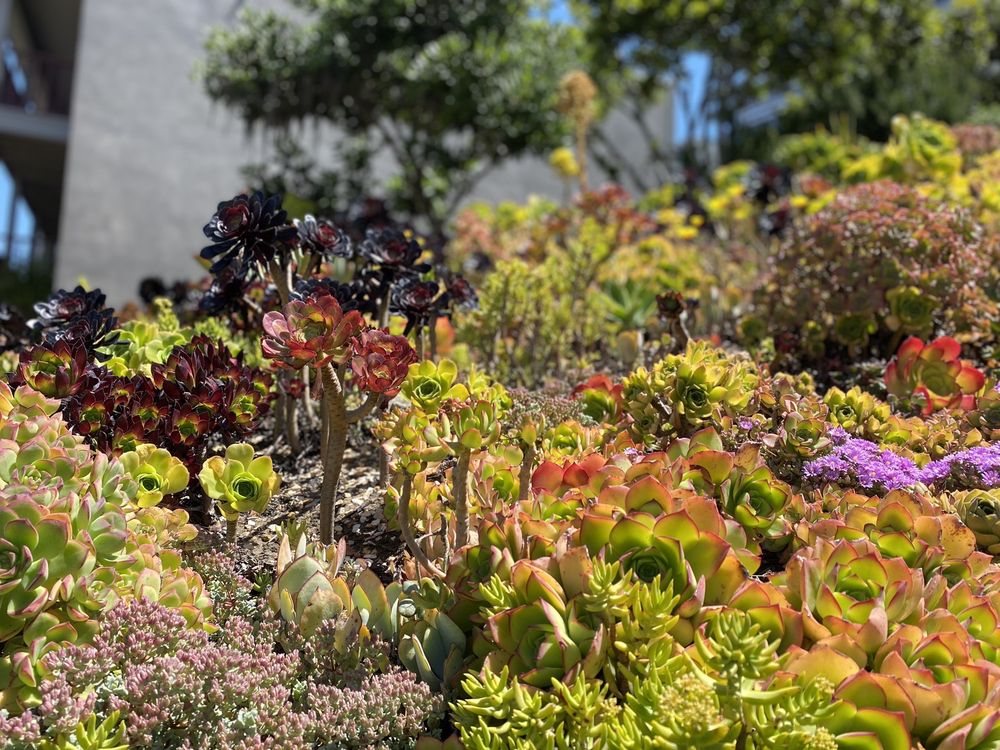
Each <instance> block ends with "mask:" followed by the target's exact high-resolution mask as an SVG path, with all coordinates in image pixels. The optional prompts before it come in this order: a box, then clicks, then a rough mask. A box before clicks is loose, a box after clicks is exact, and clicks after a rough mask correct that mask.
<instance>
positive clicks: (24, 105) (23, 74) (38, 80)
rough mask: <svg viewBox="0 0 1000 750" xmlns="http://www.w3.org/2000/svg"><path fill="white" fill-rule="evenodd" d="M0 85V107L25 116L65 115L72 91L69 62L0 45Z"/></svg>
mask: <svg viewBox="0 0 1000 750" xmlns="http://www.w3.org/2000/svg"><path fill="white" fill-rule="evenodd" d="M0 54H2V58H3V84H2V86H0V105H5V106H8V107H17V108H18V109H22V110H24V112H26V113H28V114H52V115H63V116H65V115H68V114H69V104H70V98H71V95H72V91H73V61H72V60H67V59H64V58H60V57H57V56H55V55H52V54H50V53H47V52H41V51H39V50H30V49H18V48H16V47H15V46H14V44H13V42H12V41H11V40H10V39H7V40H4V42H3V43H2V44H0Z"/></svg>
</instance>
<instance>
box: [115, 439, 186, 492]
mask: <svg viewBox="0 0 1000 750" xmlns="http://www.w3.org/2000/svg"><path fill="white" fill-rule="evenodd" d="M121 462H122V464H123V465H124V466H125V471H127V472H128V474H129V476H131V477H132V479H134V480H135V482H136V484H137V485H139V489H138V492H137V493H136V496H135V504H136V505H137V506H138V507H140V508H152V507H154V506H156V505H159V504H160V501H161V500H163V498H164V497H165V496H167V495H173V494H175V493H177V492H180V491H182V490H183V489H185V488H186V487H187V486H188V481H189V480H190V478H191V476H190V474H189V473H188V470H187V468H186V467H185V466H184V464H183V463H181V462H180V460H179V459H177V458H174V456H172V455H170V451H168V450H167V449H165V448H157V447H156V446H155V445H150V444H149V443H144V444H142V445H138V446H136V448H135V450H133V451H129V452H128V453H123V454H122V457H121Z"/></svg>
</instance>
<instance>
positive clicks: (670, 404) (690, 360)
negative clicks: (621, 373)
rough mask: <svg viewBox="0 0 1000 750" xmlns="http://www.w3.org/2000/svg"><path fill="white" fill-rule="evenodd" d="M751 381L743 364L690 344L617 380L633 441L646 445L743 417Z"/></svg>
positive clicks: (753, 371) (753, 379) (755, 379)
mask: <svg viewBox="0 0 1000 750" xmlns="http://www.w3.org/2000/svg"><path fill="white" fill-rule="evenodd" d="M757 382H758V376H757V373H756V369H755V368H754V366H753V364H752V363H751V362H749V361H748V360H746V359H744V358H741V357H739V356H736V355H729V354H726V353H725V352H723V351H722V350H721V349H717V348H715V347H712V346H711V345H709V344H705V343H701V342H692V343H690V344H689V345H688V348H687V351H686V352H685V353H684V354H682V355H680V354H678V355H673V354H672V355H669V356H667V357H665V358H664V359H662V360H660V361H659V362H657V363H656V364H655V365H654V366H653V369H652V370H646V369H645V368H639V369H638V370H636V371H635V372H633V373H631V374H630V375H629V376H628V377H627V378H625V380H624V381H623V382H622V385H623V389H622V399H623V402H624V405H625V407H624V408H625V411H626V413H628V414H629V415H630V416H631V417H632V420H633V423H632V428H631V430H632V433H633V435H634V437H635V439H636V440H639V441H642V442H643V443H645V444H646V445H649V446H652V445H656V444H657V443H658V442H660V441H662V440H663V439H664V438H670V437H673V436H677V437H685V436H687V435H690V434H691V433H692V432H694V431H695V430H696V429H698V428H699V427H703V426H705V425H706V424H713V423H714V424H718V423H719V422H720V421H721V420H722V418H723V417H731V418H732V417H736V416H739V415H742V414H744V413H748V412H749V411H750V408H751V403H752V400H753V396H754V389H755V388H756V386H757Z"/></svg>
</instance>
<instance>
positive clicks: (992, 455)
mask: <svg viewBox="0 0 1000 750" xmlns="http://www.w3.org/2000/svg"><path fill="white" fill-rule="evenodd" d="M837 432H838V429H837V428H835V429H834V430H831V439H832V440H833V442H834V448H833V450H832V451H830V453H828V454H827V455H825V456H821V457H820V458H817V459H815V460H814V461H810V462H809V463H807V464H806V465H805V466H803V467H802V476H803V478H804V479H807V480H812V481H814V482H837V483H839V484H853V485H856V486H858V487H861V488H862V489H865V490H877V491H882V490H895V489H901V488H904V487H912V486H913V485H915V484H924V485H927V486H928V487H933V486H935V485H939V486H940V485H942V484H945V483H946V482H949V481H951V482H957V483H959V484H960V485H962V486H963V487H979V488H983V489H990V488H993V487H1000V444H996V445H990V446H982V447H978V448H968V449H966V450H962V451H958V452H956V453H952V454H951V455H950V456H945V457H944V458H941V459H938V460H937V461H931V462H930V463H929V464H927V465H926V466H924V467H923V468H921V467H919V466H917V465H916V464H915V463H914V462H913V461H911V460H910V459H908V458H906V457H905V456H900V455H898V454H896V453H893V452H892V451H891V450H887V449H885V448H880V447H879V446H878V445H876V444H875V443H873V442H871V441H869V440H862V439H860V438H850V437H848V438H844V436H842V435H840V434H834V433H837Z"/></svg>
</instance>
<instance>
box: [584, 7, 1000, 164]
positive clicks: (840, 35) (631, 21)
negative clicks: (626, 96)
mask: <svg viewBox="0 0 1000 750" xmlns="http://www.w3.org/2000/svg"><path fill="white" fill-rule="evenodd" d="M994 4H995V0H955V2H952V3H950V4H948V6H947V7H943V8H939V7H937V4H936V3H935V2H934V0H772V1H771V2H760V0H697V1H695V0H575V4H574V8H575V11H576V14H577V16H578V17H579V18H580V19H581V20H582V22H583V24H584V26H585V29H586V35H587V39H588V41H589V43H590V45H591V47H592V48H593V51H592V56H593V59H594V61H595V64H596V65H597V71H596V73H597V75H598V78H599V80H600V73H601V71H613V70H615V69H620V68H621V67H622V66H625V67H628V68H631V69H632V70H634V71H638V75H639V76H640V79H641V80H642V82H643V86H644V87H645V90H646V91H654V90H655V89H656V88H657V86H658V85H662V84H664V83H665V82H667V81H669V80H677V79H678V78H679V77H681V76H682V75H683V67H682V65H681V61H682V55H683V53H685V52H689V51H699V52H704V53H707V54H708V55H710V57H711V69H710V72H709V75H708V82H707V86H706V92H705V96H704V98H703V100H702V101H701V102H700V104H698V105H695V106H691V107H690V108H689V110H688V112H687V115H686V116H687V117H689V118H690V119H691V121H692V124H693V123H696V122H702V123H704V122H706V121H709V120H711V121H714V122H716V123H718V124H719V131H720V137H721V138H722V139H723V140H724V143H723V146H724V147H726V146H728V147H729V149H728V151H729V153H730V154H731V153H732V147H733V146H734V145H735V144H736V143H737V142H738V140H739V133H738V129H739V123H738V121H737V117H736V116H737V113H738V112H739V111H740V110H741V109H742V108H743V107H745V106H746V105H748V104H750V103H752V102H754V101H757V100H759V99H760V98H761V97H763V96H764V95H766V94H769V93H775V92H778V93H789V94H791V96H789V102H788V103H789V105H790V112H789V117H788V118H787V119H786V124H792V125H794V127H812V126H813V125H815V124H817V123H821V122H828V121H829V120H831V119H832V118H833V117H834V116H839V115H843V116H847V117H849V118H850V119H851V121H852V122H854V123H855V124H856V127H857V129H858V130H859V131H860V132H861V133H863V134H865V135H869V136H871V137H876V138H877V137H884V135H885V134H886V133H887V132H888V128H889V123H890V120H891V118H892V115H894V114H896V113H898V112H900V111H912V110H915V109H923V110H924V111H925V113H926V114H928V115H932V116H937V117H948V116H950V117H956V116H962V114H964V113H967V112H968V110H969V109H970V108H971V103H972V102H974V101H975V100H976V98H977V97H978V96H979V95H980V92H981V91H982V84H981V80H982V78H983V76H982V75H981V72H984V71H985V67H986V66H987V63H988V62H989V53H990V50H991V49H995V39H994V34H993V32H992V30H991V29H990V28H989V23H988V19H989V17H990V13H989V12H988V7H987V6H992V5H994ZM695 130H696V128H694V127H692V126H690V125H689V127H688V132H694V131H695ZM724 150H725V149H724Z"/></svg>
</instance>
